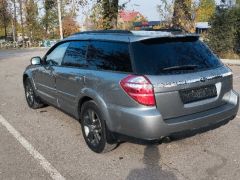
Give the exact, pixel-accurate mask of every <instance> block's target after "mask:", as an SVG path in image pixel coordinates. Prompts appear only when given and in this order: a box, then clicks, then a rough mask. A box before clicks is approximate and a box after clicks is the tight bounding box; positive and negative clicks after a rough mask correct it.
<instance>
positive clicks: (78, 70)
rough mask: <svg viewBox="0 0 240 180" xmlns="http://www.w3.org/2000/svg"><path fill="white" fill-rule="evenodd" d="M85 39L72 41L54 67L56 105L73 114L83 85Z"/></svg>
mask: <svg viewBox="0 0 240 180" xmlns="http://www.w3.org/2000/svg"><path fill="white" fill-rule="evenodd" d="M87 43H88V42H87V41H72V42H71V43H70V45H69V47H68V48H67V50H66V53H65V56H64V58H63V61H62V64H61V66H58V67H57V68H56V69H55V74H56V90H57V99H58V105H59V106H60V108H62V109H64V110H65V111H67V112H69V113H71V114H74V111H75V109H76V104H77V100H78V98H77V97H78V95H79V94H81V90H82V88H83V86H84V74H83V69H85V68H87V63H86V50H87Z"/></svg>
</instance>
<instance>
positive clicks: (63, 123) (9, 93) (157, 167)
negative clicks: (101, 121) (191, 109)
mask: <svg viewBox="0 0 240 180" xmlns="http://www.w3.org/2000/svg"><path fill="white" fill-rule="evenodd" d="M45 51H46V50H45V49H31V50H5V51H3V50H0V116H2V117H3V118H4V120H5V121H7V122H8V123H9V124H10V125H11V126H12V127H13V128H14V129H15V130H16V131H17V132H18V133H20V135H21V137H19V135H16V136H14V133H11V129H10V130H9V129H7V128H6V127H5V126H4V125H3V124H1V123H0V179H1V180H2V179H3V180H5V179H7V180H8V179H10V180H15V179H16V180H22V179H23V180H27V179H34V180H35V179H52V178H53V179H54V176H51V173H49V171H48V170H47V169H46V168H44V163H43V162H42V161H41V159H39V158H36V157H35V156H34V155H35V154H34V153H33V152H32V151H31V150H29V149H27V148H26V147H24V145H23V144H21V143H20V141H19V139H20V140H21V138H25V140H26V141H27V142H28V143H29V144H30V145H31V147H32V148H34V149H35V150H36V151H37V152H38V153H39V154H41V155H42V156H43V157H44V158H45V160H47V161H48V162H49V164H51V166H52V167H54V168H55V170H56V171H57V172H58V173H59V174H61V176H62V177H63V178H65V179H76V180H79V179H98V180H99V179H111V180H112V179H114V180H117V179H161V180H163V179H170V180H175V179H184V180H185V179H189V180H195V179H196V180H199V179H201V180H207V179H218V180H220V179H227V180H228V179H229V180H235V179H236V180H238V179H239V177H240V141H239V137H240V114H238V116H237V117H236V118H235V119H234V120H233V121H231V122H229V123H228V124H227V125H224V126H221V127H219V128H217V129H214V130H211V131H207V132H205V133H202V134H197V135H195V136H191V137H188V138H184V139H180V140H175V141H171V142H164V143H162V144H155V145H143V144H136V143H128V142H125V143H122V144H120V145H119V146H118V148H117V149H115V150H114V151H112V152H110V153H107V154H95V153H93V152H92V151H90V150H89V149H88V148H87V146H86V144H85V142H84V139H83V137H82V133H81V129H80V124H79V122H78V121H77V120H75V119H73V118H72V117H69V116H68V115H66V114H64V113H63V112H61V111H59V110H57V109H55V108H53V107H51V106H48V107H45V108H42V109H38V110H32V109H30V108H28V106H27V104H26V101H25V97H24V91H23V86H22V73H23V71H24V68H25V67H26V66H27V65H28V64H29V63H30V62H29V60H30V57H31V56H37V55H43V54H44V52H45ZM231 68H232V69H233V72H234V88H235V89H236V91H237V92H238V93H240V66H231ZM3 118H2V120H3ZM34 152H35V151H34ZM31 153H32V154H31ZM55 179H57V178H55Z"/></svg>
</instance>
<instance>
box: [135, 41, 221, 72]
mask: <svg viewBox="0 0 240 180" xmlns="http://www.w3.org/2000/svg"><path fill="white" fill-rule="evenodd" d="M132 49H133V55H134V62H135V63H134V64H135V68H136V72H137V73H139V74H147V75H160V74H177V73H188V72H195V71H200V70H207V69H211V68H216V67H219V66H222V63H221V62H220V61H219V60H218V58H217V57H216V56H215V55H214V54H213V53H212V52H211V51H210V50H209V48H208V47H207V46H206V45H205V44H204V43H203V42H201V41H200V40H198V38H197V37H189V38H186V37H185V38H164V39H163V38H162V39H152V40H145V41H140V42H135V43H133V45H132Z"/></svg>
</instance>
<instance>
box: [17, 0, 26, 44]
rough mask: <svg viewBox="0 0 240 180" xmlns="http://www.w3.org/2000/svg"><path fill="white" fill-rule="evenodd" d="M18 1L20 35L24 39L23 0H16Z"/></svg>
mask: <svg viewBox="0 0 240 180" xmlns="http://www.w3.org/2000/svg"><path fill="white" fill-rule="evenodd" d="M18 3H19V14H20V22H21V31H22V37H23V40H24V36H25V34H24V22H23V0H18Z"/></svg>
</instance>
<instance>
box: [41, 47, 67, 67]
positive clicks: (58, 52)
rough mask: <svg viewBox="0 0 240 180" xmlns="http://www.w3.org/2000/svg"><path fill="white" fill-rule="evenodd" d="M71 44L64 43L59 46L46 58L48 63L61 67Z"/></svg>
mask: <svg viewBox="0 0 240 180" xmlns="http://www.w3.org/2000/svg"><path fill="white" fill-rule="evenodd" d="M68 45H69V43H63V44H60V45H59V46H57V47H56V48H55V49H54V50H53V51H51V52H50V53H49V54H48V55H47V57H46V63H47V64H51V65H60V64H61V62H62V59H63V56H64V54H65V51H66V49H67V47H68Z"/></svg>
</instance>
